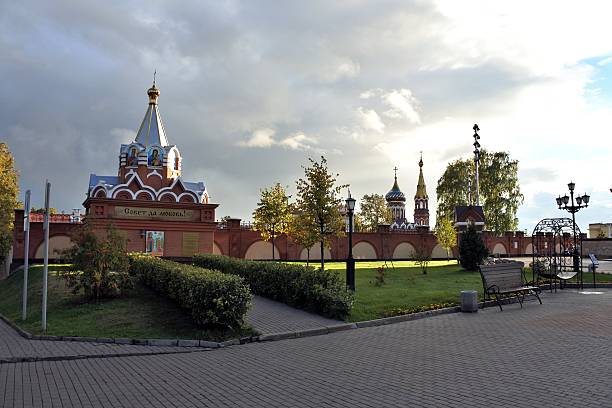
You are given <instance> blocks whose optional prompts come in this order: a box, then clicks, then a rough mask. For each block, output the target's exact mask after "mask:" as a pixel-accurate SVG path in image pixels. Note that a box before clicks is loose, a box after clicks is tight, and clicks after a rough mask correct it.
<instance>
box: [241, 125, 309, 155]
mask: <svg viewBox="0 0 612 408" xmlns="http://www.w3.org/2000/svg"><path fill="white" fill-rule="evenodd" d="M275 135H276V130H274V129H271V128H261V129H257V130H255V131H254V132H253V133H252V135H251V137H250V138H249V139H248V140H246V141H239V142H238V143H237V145H238V146H240V147H253V148H269V147H272V146H281V147H283V148H285V149H290V150H308V149H311V148H312V147H313V145H316V144H317V140H316V139H315V138H313V137H310V136H307V135H305V134H304V133H303V132H297V133H292V134H290V135H289V136H287V137H285V138H282V139H280V140H276V139H275V138H274V136H275Z"/></svg>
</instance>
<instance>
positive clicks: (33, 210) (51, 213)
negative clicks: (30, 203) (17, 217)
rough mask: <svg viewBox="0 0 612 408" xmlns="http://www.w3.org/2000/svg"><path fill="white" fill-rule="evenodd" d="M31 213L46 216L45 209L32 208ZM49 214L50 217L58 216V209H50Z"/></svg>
mask: <svg viewBox="0 0 612 408" xmlns="http://www.w3.org/2000/svg"><path fill="white" fill-rule="evenodd" d="M30 212H31V213H32V214H44V213H45V207H40V208H36V207H32V208H31V209H30ZM49 214H50V215H55V214H57V208H53V207H49Z"/></svg>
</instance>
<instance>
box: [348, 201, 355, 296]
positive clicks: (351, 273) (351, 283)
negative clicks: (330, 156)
mask: <svg viewBox="0 0 612 408" xmlns="http://www.w3.org/2000/svg"><path fill="white" fill-rule="evenodd" d="M355 202H356V200H355V199H354V198H353V197H351V190H349V196H348V198H347V199H346V210H347V212H348V217H349V230H348V258H346V286H347V287H348V288H349V289H350V290H351V291H353V292H354V291H355V260H354V259H353V211H354V210H355Z"/></svg>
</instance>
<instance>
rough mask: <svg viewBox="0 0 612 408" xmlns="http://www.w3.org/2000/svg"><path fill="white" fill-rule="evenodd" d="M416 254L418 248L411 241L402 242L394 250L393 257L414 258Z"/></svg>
mask: <svg viewBox="0 0 612 408" xmlns="http://www.w3.org/2000/svg"><path fill="white" fill-rule="evenodd" d="M415 255H416V249H414V246H413V245H412V244H411V243H409V242H400V243H399V244H398V245H397V246H396V247H395V249H394V250H393V259H412V258H414V256H415Z"/></svg>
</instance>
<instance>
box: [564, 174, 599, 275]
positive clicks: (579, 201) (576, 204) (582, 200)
mask: <svg viewBox="0 0 612 408" xmlns="http://www.w3.org/2000/svg"><path fill="white" fill-rule="evenodd" d="M567 187H568V188H569V191H570V197H568V196H567V194H565V195H564V196H563V197H561V196H559V197H557V198H556V200H557V205H558V206H559V209H560V210H566V211H567V212H569V213H571V214H572V226H573V229H574V253H573V261H574V272H580V254H579V253H578V238H577V237H576V213H577V212H578V211H580V210H581V209H582V208H586V207H588V206H589V199H590V198H591V197H590V196H589V195H587V194H586V193H585V194H584V195H582V196H577V197H576V200H575V201H574V188H575V187H576V184H575V183H574V182H569V183H568V184H567ZM570 201H571V204H570V205H568V203H569V202H570Z"/></svg>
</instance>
